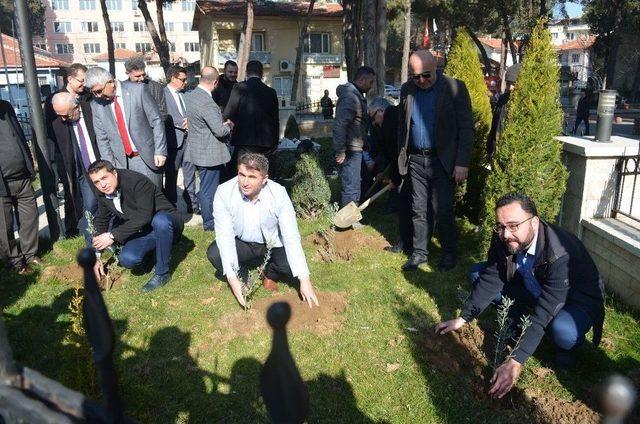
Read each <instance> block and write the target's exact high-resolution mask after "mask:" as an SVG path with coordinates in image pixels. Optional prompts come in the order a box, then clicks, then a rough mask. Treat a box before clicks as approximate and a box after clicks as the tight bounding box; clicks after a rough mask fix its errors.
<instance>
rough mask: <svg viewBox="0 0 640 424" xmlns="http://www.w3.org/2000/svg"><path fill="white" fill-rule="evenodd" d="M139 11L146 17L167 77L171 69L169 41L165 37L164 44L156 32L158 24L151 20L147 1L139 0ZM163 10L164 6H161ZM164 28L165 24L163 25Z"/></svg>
mask: <svg viewBox="0 0 640 424" xmlns="http://www.w3.org/2000/svg"><path fill="white" fill-rule="evenodd" d="M138 9H140V12H142V16H144V21H145V25H147V31H149V35H151V39H152V40H153V45H154V46H155V48H156V52H157V53H158V57H159V58H160V66H162V69H164V72H165V75H166V73H167V69H169V66H170V63H169V48H168V46H167V40H166V36H165V40H164V43H163V42H162V40H161V39H160V35H159V34H158V31H157V30H156V24H155V23H154V22H153V19H152V18H151V13H149V8H148V7H147V2H146V0H138ZM160 9H162V6H160ZM162 25H163V26H164V22H163V23H162Z"/></svg>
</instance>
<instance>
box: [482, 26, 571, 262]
mask: <svg viewBox="0 0 640 424" xmlns="http://www.w3.org/2000/svg"><path fill="white" fill-rule="evenodd" d="M557 61H558V57H557V52H556V50H555V49H554V47H553V44H552V43H551V34H550V33H549V30H548V29H546V28H545V20H543V19H541V20H539V21H538V23H537V24H536V26H535V27H534V28H533V30H532V33H531V38H530V41H529V45H528V48H527V49H526V51H525V56H524V61H523V62H522V68H521V69H520V75H519V76H518V81H517V83H516V87H515V90H514V91H513V93H512V94H511V97H510V99H509V111H508V113H507V118H506V121H505V128H504V131H503V132H502V139H501V141H500V145H499V146H498V148H497V150H496V153H495V154H494V157H493V163H492V170H491V172H490V173H489V175H488V177H487V186H486V189H485V202H484V210H483V212H482V215H483V216H482V221H483V224H482V235H483V247H484V248H485V249H486V248H487V247H488V245H489V242H490V240H491V231H492V230H491V228H492V226H493V224H494V223H495V218H494V207H495V204H496V201H497V200H498V198H500V197H501V196H502V195H504V194H505V193H508V192H510V191H515V190H519V191H522V192H524V193H526V194H527V195H528V196H529V197H531V199H533V201H534V202H535V203H536V206H537V207H538V213H539V214H540V216H541V217H542V218H543V219H547V220H554V219H555V218H556V216H557V215H558V213H559V211H560V203H561V199H562V195H563V194H564V192H565V187H566V182H567V176H568V173H567V170H566V169H565V167H564V165H563V163H562V157H561V154H562V144H561V143H560V142H558V141H557V140H556V139H555V137H556V136H557V135H559V134H560V133H561V131H562V109H561V107H560V101H559V96H560V90H559V83H558V66H557Z"/></svg>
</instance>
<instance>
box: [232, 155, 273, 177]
mask: <svg viewBox="0 0 640 424" xmlns="http://www.w3.org/2000/svg"><path fill="white" fill-rule="evenodd" d="M240 165H244V166H245V168H247V169H249V170H252V171H258V172H259V173H260V174H261V175H267V174H268V173H269V159H267V157H266V156H265V155H263V154H260V153H245V154H243V155H242V156H240V158H239V159H238V166H240Z"/></svg>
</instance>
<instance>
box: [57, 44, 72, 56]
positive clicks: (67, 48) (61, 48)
mask: <svg viewBox="0 0 640 424" xmlns="http://www.w3.org/2000/svg"><path fill="white" fill-rule="evenodd" d="M56 53H57V54H73V44H56Z"/></svg>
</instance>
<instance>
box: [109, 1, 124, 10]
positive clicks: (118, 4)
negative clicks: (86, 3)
mask: <svg viewBox="0 0 640 424" xmlns="http://www.w3.org/2000/svg"><path fill="white" fill-rule="evenodd" d="M105 3H106V5H107V10H122V0H106V1H105Z"/></svg>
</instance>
